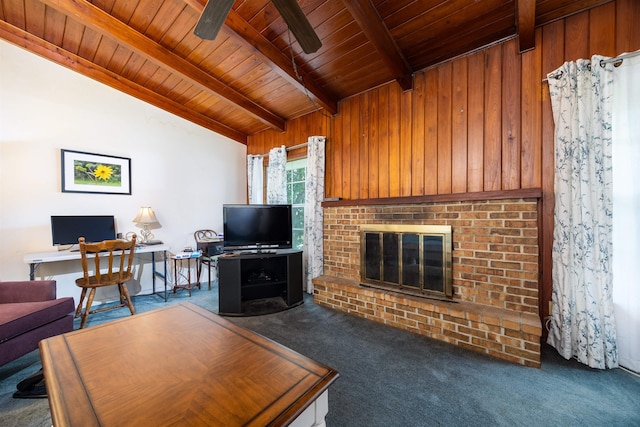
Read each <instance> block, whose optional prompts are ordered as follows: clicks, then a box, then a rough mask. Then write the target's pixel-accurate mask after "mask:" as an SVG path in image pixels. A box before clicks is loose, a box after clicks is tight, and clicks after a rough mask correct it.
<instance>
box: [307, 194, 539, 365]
mask: <svg viewBox="0 0 640 427" xmlns="http://www.w3.org/2000/svg"><path fill="white" fill-rule="evenodd" d="M492 196H493V197H491V198H489V197H486V196H483V197H484V198H482V197H480V194H476V195H475V196H473V195H467V197H468V199H467V200H465V201H462V200H460V201H457V200H454V198H449V199H445V198H439V199H438V200H435V201H427V202H420V203H415V202H414V203H410V202H408V201H407V200H405V199H402V201H401V203H394V204H352V205H349V204H346V202H325V204H324V207H323V209H324V275H322V276H320V277H318V278H316V279H314V281H313V282H314V300H315V302H316V303H317V304H319V305H323V306H327V307H330V308H333V309H336V310H340V311H344V312H347V313H351V314H354V315H358V316H361V317H364V318H366V319H370V320H373V321H377V322H381V323H385V324H388V325H391V326H395V327H398V328H402V329H406V330H408V331H412V332H415V333H418V334H421V335H425V336H428V337H430V338H434V339H438V340H441V341H445V342H448V343H451V344H454V345H458V346H461V347H465V348H468V349H471V350H475V351H478V352H482V353H486V354H489V355H492V356H495V357H498V358H501V359H505V360H509V361H512V362H515V363H519V364H522V365H525V366H534V367H539V366H540V337H541V334H542V328H541V322H540V317H539V315H538V313H539V307H538V281H539V267H538V258H539V251H538V239H539V238H538V200H539V197H522V198H521V197H517V198H515V197H510V198H504V197H505V196H504V195H497V194H493V195H492ZM469 199H471V200H469ZM412 200H415V199H412ZM397 201H398V200H396V201H395V202H397ZM376 224H377V225H381V224H384V225H408V224H412V225H447V226H451V230H452V243H453V245H452V246H453V252H452V282H453V296H452V297H451V299H450V300H442V299H433V298H425V297H422V296H417V295H407V294H402V293H398V292H394V291H393V290H385V289H377V288H371V287H367V286H362V285H361V271H360V270H361V259H360V252H361V248H362V245H361V241H360V240H361V232H360V228H361V226H370V225H376Z"/></svg>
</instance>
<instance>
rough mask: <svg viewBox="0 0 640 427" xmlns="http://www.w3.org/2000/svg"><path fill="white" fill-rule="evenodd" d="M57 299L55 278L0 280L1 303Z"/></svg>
mask: <svg viewBox="0 0 640 427" xmlns="http://www.w3.org/2000/svg"><path fill="white" fill-rule="evenodd" d="M54 299H56V281H55V280H22V281H14V282H0V303H12V302H34V301H49V300H54Z"/></svg>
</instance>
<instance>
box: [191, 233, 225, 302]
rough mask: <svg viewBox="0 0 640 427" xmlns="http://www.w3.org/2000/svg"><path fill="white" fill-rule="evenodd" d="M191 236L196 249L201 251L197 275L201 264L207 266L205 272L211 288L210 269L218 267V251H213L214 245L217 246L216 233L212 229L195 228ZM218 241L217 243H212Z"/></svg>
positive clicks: (200, 269)
mask: <svg viewBox="0 0 640 427" xmlns="http://www.w3.org/2000/svg"><path fill="white" fill-rule="evenodd" d="M193 238H194V239H195V241H196V249H197V250H201V251H202V256H201V257H200V258H199V261H198V277H202V276H201V275H200V273H201V271H202V264H205V265H206V266H207V273H208V276H207V277H208V279H209V290H211V269H216V268H218V255H220V253H218V252H216V251H214V250H213V249H214V248H215V246H219V245H220V244H221V243H219V238H218V233H216V232H215V231H213V230H196V231H195V232H194V233H193ZM214 243H218V245H214Z"/></svg>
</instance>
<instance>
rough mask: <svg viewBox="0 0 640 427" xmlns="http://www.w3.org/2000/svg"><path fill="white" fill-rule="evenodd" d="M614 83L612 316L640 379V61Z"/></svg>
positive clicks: (619, 72) (627, 363)
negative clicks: (639, 219)
mask: <svg viewBox="0 0 640 427" xmlns="http://www.w3.org/2000/svg"><path fill="white" fill-rule="evenodd" d="M614 76H615V79H614V82H613V126H612V129H613V251H614V254H613V312H614V314H615V318H616V338H617V343H618V354H619V360H618V362H619V364H620V366H624V367H625V368H628V369H631V370H632V371H635V372H639V373H640V332H639V331H640V224H639V223H638V212H640V186H639V185H638V183H639V182H640V167H639V165H640V56H636V57H630V58H625V59H624V61H623V62H622V64H621V65H620V66H619V67H617V68H615V70H614Z"/></svg>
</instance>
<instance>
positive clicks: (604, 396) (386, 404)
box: [0, 286, 640, 427]
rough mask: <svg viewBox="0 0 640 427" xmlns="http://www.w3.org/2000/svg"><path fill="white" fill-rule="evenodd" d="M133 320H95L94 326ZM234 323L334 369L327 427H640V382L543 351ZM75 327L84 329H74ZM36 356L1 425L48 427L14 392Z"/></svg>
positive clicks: (332, 321)
mask: <svg viewBox="0 0 640 427" xmlns="http://www.w3.org/2000/svg"><path fill="white" fill-rule="evenodd" d="M217 295H218V292H217V287H215V286H214V287H213V289H212V290H211V291H207V290H204V286H203V290H202V291H198V290H195V291H194V292H193V295H192V296H191V297H189V296H188V294H187V293H186V292H184V293H178V294H176V295H174V294H170V296H169V301H168V302H167V303H165V302H164V301H162V299H160V298H158V297H157V296H144V297H136V298H135V301H134V304H135V306H136V310H137V311H138V312H144V311H148V310H151V309H154V308H159V307H162V306H164V305H165V304H174V303H178V302H182V301H190V302H193V303H195V304H197V305H200V306H201V307H203V308H205V309H208V310H210V311H213V312H217V310H218V300H217ZM127 315H128V311H127V310H126V309H121V310H114V311H110V312H104V313H99V314H96V315H94V316H92V317H90V320H89V323H88V326H89V327H90V326H91V325H92V324H98V323H102V322H106V321H110V320H113V319H115V318H120V317H125V316H127ZM227 319H229V320H230V321H232V322H234V323H236V324H238V325H241V326H244V327H246V328H248V329H251V330H253V331H255V332H257V333H259V334H262V335H264V336H266V337H268V338H271V339H273V340H274V341H277V342H279V343H281V344H284V345H285V346H287V347H289V348H291V349H293V350H295V351H298V352H299V353H302V354H304V355H306V356H308V357H311V358H313V359H315V360H317V361H319V362H321V363H324V364H326V365H329V366H331V367H333V368H335V369H337V370H338V371H339V372H340V378H339V379H338V380H337V381H336V382H335V383H334V384H333V385H332V386H331V388H330V389H329V414H328V415H327V419H326V421H327V425H328V426H329V427H338V426H339V427H342V426H344V427H357V426H368V427H371V426H625V427H627V426H640V378H639V377H637V376H635V375H633V374H630V373H628V372H626V371H624V370H621V369H613V370H607V371H600V370H594V369H590V368H588V367H586V366H584V365H581V364H579V363H577V362H575V361H573V360H569V361H567V360H564V359H563V358H562V357H560V356H559V355H558V354H557V353H556V352H555V350H553V349H551V348H548V347H545V349H544V351H543V358H542V368H540V369H535V368H526V367H522V366H518V365H513V364H510V363H507V362H503V361H501V360H497V359H493V358H490V357H487V356H484V355H480V354H476V353H473V352H470V351H467V350H464V349H460V348H457V347H454V346H451V345H448V344H445V343H441V342H438V341H434V340H431V339H428V338H425V337H421V336H418V335H415V334H412V333H410V332H406V331H401V330H398V329H394V328H391V327H387V326H385V325H380V324H378V323H374V322H371V321H367V320H364V319H361V318H358V317H355V316H350V315H347V314H343V313H339V312H336V311H333V310H329V309H327V308H324V307H320V306H318V305H315V304H314V303H313V298H312V297H310V296H306V297H305V303H304V304H302V305H300V306H298V307H295V308H292V309H289V310H285V311H281V312H279V313H275V314H267V315H261V316H250V317H227ZM76 327H77V326H76ZM40 367H41V365H40V358H39V354H38V352H37V351H34V352H33V353H30V354H28V355H26V356H23V357H22V358H20V359H18V360H15V361H13V362H11V363H9V364H7V365H4V366H2V367H0V426H50V425H51V418H50V415H49V406H48V402H47V400H46V399H38V400H35V399H32V400H27V399H13V398H12V397H11V395H12V393H13V392H14V391H15V385H16V384H17V383H18V382H19V381H20V380H21V379H23V378H25V377H26V376H28V375H30V374H32V373H34V372H36V371H38V369H40Z"/></svg>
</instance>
